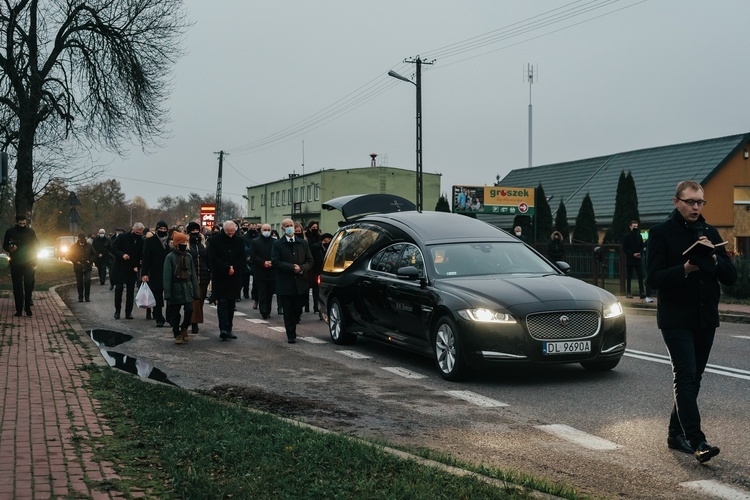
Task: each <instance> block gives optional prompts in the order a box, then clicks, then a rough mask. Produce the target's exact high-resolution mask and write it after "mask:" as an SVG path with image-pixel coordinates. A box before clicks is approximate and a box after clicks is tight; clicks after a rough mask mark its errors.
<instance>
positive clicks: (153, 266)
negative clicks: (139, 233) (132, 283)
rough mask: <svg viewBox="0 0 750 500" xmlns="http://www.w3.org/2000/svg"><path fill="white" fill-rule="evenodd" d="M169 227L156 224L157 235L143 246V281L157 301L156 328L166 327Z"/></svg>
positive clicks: (165, 224)
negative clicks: (164, 281) (165, 279)
mask: <svg viewBox="0 0 750 500" xmlns="http://www.w3.org/2000/svg"><path fill="white" fill-rule="evenodd" d="M169 251H170V248H169V226H168V225H167V223H166V222H165V221H163V220H160V221H159V222H157V223H156V234H155V235H154V236H153V237H151V238H147V239H146V241H145V243H144V244H143V266H142V267H141V281H143V282H146V283H148V286H149V288H151V292H153V294H154V298H155V299H156V305H155V306H154V311H153V315H154V320H156V326H158V327H162V326H164V322H165V321H166V319H165V318H164V314H163V310H164V284H163V283H162V271H163V270H164V259H166V258H167V255H169Z"/></svg>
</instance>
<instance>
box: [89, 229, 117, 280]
mask: <svg viewBox="0 0 750 500" xmlns="http://www.w3.org/2000/svg"><path fill="white" fill-rule="evenodd" d="M91 246H93V247H94V252H96V256H95V257H94V265H96V268H97V269H98V270H99V285H103V284H104V283H105V282H106V281H107V267H109V249H110V247H111V246H112V242H110V241H109V238H107V234H106V232H105V231H104V229H100V230H99V233H98V234H97V235H96V238H94V240H93V241H92V242H91Z"/></svg>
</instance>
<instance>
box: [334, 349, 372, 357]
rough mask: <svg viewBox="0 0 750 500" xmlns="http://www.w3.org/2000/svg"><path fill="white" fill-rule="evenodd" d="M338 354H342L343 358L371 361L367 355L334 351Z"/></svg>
mask: <svg viewBox="0 0 750 500" xmlns="http://www.w3.org/2000/svg"><path fill="white" fill-rule="evenodd" d="M336 352H337V353H339V354H343V355H344V356H349V357H350V358H354V359H371V358H372V356H368V355H367V354H362V353H361V352H357V351H347V350H341V351H336Z"/></svg>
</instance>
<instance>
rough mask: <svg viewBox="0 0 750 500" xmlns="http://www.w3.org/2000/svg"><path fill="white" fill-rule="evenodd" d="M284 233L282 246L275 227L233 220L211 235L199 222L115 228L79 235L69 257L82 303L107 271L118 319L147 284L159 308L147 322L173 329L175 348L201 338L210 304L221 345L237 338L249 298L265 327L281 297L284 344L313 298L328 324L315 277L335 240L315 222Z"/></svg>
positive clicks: (287, 225) (285, 224) (291, 225)
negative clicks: (237, 315) (237, 318)
mask: <svg viewBox="0 0 750 500" xmlns="http://www.w3.org/2000/svg"><path fill="white" fill-rule="evenodd" d="M281 227H282V230H283V231H284V234H283V236H282V237H281V238H279V235H278V233H277V232H276V231H275V230H272V229H271V226H270V224H253V223H248V222H242V223H240V222H239V221H232V220H229V221H226V222H224V223H223V224H222V225H220V226H216V227H214V228H213V229H212V230H211V231H208V230H204V229H203V228H201V226H200V225H199V224H198V223H196V222H191V223H190V224H188V225H187V227H185V228H184V229H183V228H182V227H181V226H174V227H172V228H170V227H169V225H168V224H167V223H166V222H165V221H163V220H160V221H159V222H157V223H156V226H155V227H154V228H153V230H147V229H146V228H145V226H144V225H143V224H142V223H140V222H137V223H135V224H134V225H133V227H132V228H131V229H130V231H128V232H125V231H124V230H122V229H121V228H118V229H116V230H115V234H113V235H112V236H108V235H107V234H106V231H105V230H104V229H100V230H99V232H98V233H97V234H96V235H95V236H93V237H91V238H88V237H87V236H86V234H84V233H81V234H79V235H78V240H77V243H76V244H74V245H72V246H71V248H70V250H69V251H68V258H69V260H70V261H71V262H72V263H73V269H74V272H75V275H76V284H77V291H78V301H79V302H84V301H86V302H89V301H90V298H89V296H90V291H91V273H92V270H93V267H94V266H96V268H97V270H98V273H99V284H100V285H104V284H105V283H106V279H107V271H108V270H109V278H110V290H113V289H114V292H115V294H114V306H115V312H114V318H115V319H117V320H119V319H120V318H121V313H122V302H123V293H124V295H125V310H124V313H125V318H126V319H133V309H134V306H135V296H136V288H139V289H140V287H142V286H143V284H144V283H145V284H148V288H149V290H150V292H151V293H152V294H153V296H154V301H153V302H154V306H153V307H151V308H147V309H146V319H150V320H154V321H155V323H156V326H157V327H163V326H165V324H168V325H169V326H170V327H171V328H172V333H173V334H174V339H175V340H174V342H175V344H184V343H187V342H189V340H190V334H197V333H199V331H200V328H199V325H200V324H201V323H203V305H204V304H205V303H206V301H208V302H210V303H212V304H216V310H217V316H218V322H219V337H220V338H221V339H222V340H227V339H236V338H237V336H236V335H235V334H234V332H233V319H234V312H235V310H236V302H239V301H240V300H242V298H243V297H244V298H245V299H250V298H252V300H253V309H257V310H258V311H259V313H260V315H261V317H262V318H263V319H268V318H269V317H270V316H271V309H272V303H273V296H274V295H276V296H277V312H278V314H280V315H282V314H283V316H284V325H285V330H286V333H287V340H288V341H289V342H290V343H294V342H295V341H296V325H297V324H298V323H299V322H300V320H301V316H302V312H303V310H304V311H307V312H309V310H310V295H311V293H310V291H311V290H312V300H313V312H316V313H318V316H319V318H320V319H323V316H322V314H320V312H319V310H318V276H319V275H320V272H321V270H322V268H323V257H324V255H325V252H326V249H327V247H328V243H329V242H330V240H331V235H330V234H328V233H326V234H322V233H321V231H320V229H319V225H318V222H317V221H313V222H310V223H309V224H308V225H307V228H306V229H305V228H304V227H303V226H302V224H300V223H295V222H294V221H292V220H291V219H285V220H284V221H282V224H281ZM144 232H145V234H144ZM282 243H286V244H282ZM251 278H252V279H251Z"/></svg>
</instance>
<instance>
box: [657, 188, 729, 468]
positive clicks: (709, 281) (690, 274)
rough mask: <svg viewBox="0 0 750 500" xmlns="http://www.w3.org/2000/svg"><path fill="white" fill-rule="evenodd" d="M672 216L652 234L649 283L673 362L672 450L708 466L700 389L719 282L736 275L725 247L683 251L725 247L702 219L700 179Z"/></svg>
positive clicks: (712, 449)
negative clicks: (705, 244) (697, 245)
mask: <svg viewBox="0 0 750 500" xmlns="http://www.w3.org/2000/svg"><path fill="white" fill-rule="evenodd" d="M673 203H674V205H675V210H674V211H673V212H672V214H671V215H670V216H669V218H668V219H667V220H666V221H665V222H662V223H660V224H657V225H656V226H654V227H653V228H651V231H650V232H649V243H648V273H647V275H648V278H647V279H648V282H649V287H650V288H651V289H654V290H657V291H658V295H657V309H656V322H657V325H658V326H659V328H660V329H661V333H662V337H663V338H664V342H665V343H666V345H667V350H668V351H669V357H670V360H671V362H672V374H673V382H674V384H673V385H674V404H673V407H672V415H671V418H670V420H669V433H668V435H667V446H669V448H672V449H675V450H677V451H682V452H685V453H693V454H695V457H696V458H697V459H698V461H699V462H701V463H703V462H706V461H708V460H710V459H711V458H712V457H714V456H716V455H718V454H719V448H718V447H716V446H711V445H709V444H708V443H707V442H706V436H705V434H704V433H703V431H702V430H701V417H700V412H699V411H698V391H699V390H700V386H701V378H702V375H703V372H704V370H705V368H706V364H707V363H708V356H709V354H710V353H711V347H712V345H713V341H714V334H715V333H716V328H717V327H718V326H719V298H720V296H721V289H720V286H719V283H723V284H725V285H732V284H733V283H734V282H735V281H736V280H737V271H736V269H735V268H734V265H733V264H732V261H731V260H730V259H729V256H728V255H727V253H726V251H725V250H724V247H723V246H721V247H717V248H716V252H715V253H714V254H713V255H708V256H705V257H690V258H689V259H688V258H686V257H685V256H684V255H683V252H684V251H685V250H686V249H687V248H688V247H689V246H690V245H692V244H693V243H694V242H696V241H697V240H699V239H707V240H709V241H710V242H711V243H714V244H716V243H720V242H721V237H720V236H719V232H718V231H717V230H716V229H715V228H714V227H712V226H710V225H708V224H707V223H706V221H705V219H704V218H703V216H702V215H701V211H702V210H703V206H704V205H705V204H706V201H705V199H704V198H703V188H702V187H701V185H700V184H698V183H697V182H695V181H683V182H680V183H679V184H678V185H677V190H676V192H675V195H674V199H673Z"/></svg>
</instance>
